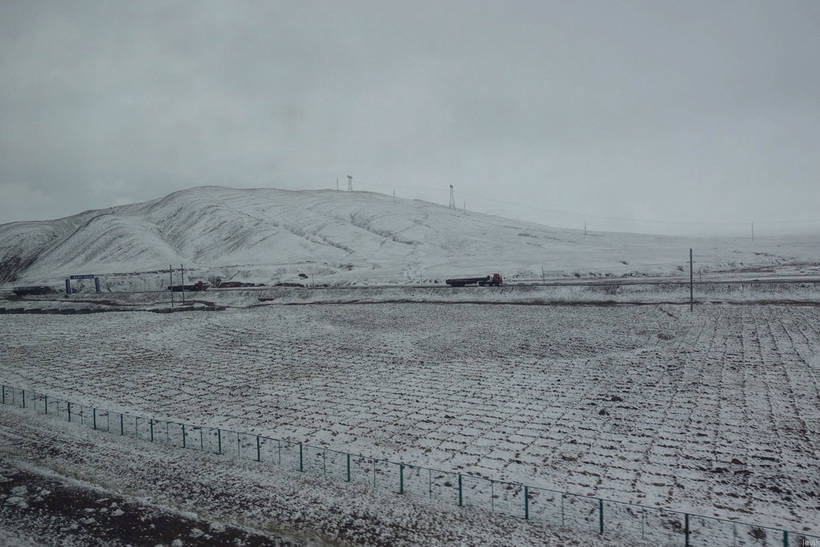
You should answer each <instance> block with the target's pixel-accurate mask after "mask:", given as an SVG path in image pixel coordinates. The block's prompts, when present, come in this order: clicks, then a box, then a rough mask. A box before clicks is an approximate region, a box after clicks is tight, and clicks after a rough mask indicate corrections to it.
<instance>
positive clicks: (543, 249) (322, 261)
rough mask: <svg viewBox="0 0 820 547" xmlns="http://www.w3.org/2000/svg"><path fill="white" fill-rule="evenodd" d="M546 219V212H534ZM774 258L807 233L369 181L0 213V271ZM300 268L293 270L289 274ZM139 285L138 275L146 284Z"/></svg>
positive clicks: (311, 272) (432, 267)
mask: <svg viewBox="0 0 820 547" xmlns="http://www.w3.org/2000/svg"><path fill="white" fill-rule="evenodd" d="M544 221H545V223H549V219H548V218H545V219H544ZM690 247H694V248H695V254H696V261H697V264H696V271H707V272H708V271H716V270H727V269H746V268H759V267H766V268H771V267H773V266H774V267H777V268H780V270H788V271H797V272H801V271H802V272H805V273H816V272H817V269H818V267H817V263H818V261H820V237H806V236H802V237H800V238H797V237H795V238H785V237H784V238H778V239H757V240H755V241H752V240H751V239H739V238H736V239H712V238H710V239H705V238H676V237H664V236H650V235H635V234H614V233H590V234H587V235H585V234H584V233H583V232H581V231H573V230H566V229H555V228H550V227H548V226H545V225H539V224H533V223H528V222H521V221H515V220H510V219H505V218H501V217H496V216H491V215H484V214H481V213H475V212H469V211H462V210H453V209H448V208H446V207H443V206H440V205H436V204H433V203H429V202H424V201H418V200H404V199H394V198H392V197H390V196H386V195H382V194H375V193H370V192H337V191H332V190H319V191H287V190H275V189H246V190H239V189H229V188H220V187H198V188H191V189H188V190H183V191H179V192H175V193H173V194H170V195H168V196H166V197H164V198H161V199H157V200H153V201H149V202H145V203H137V204H132V205H123V206H118V207H112V208H109V209H102V210H96V211H86V212H83V213H80V214H77V215H74V216H71V217H66V218H63V219H58V220H53V221H40V222H14V223H10V224H4V225H0V282H6V283H13V284H30V283H41V282H42V283H55V282H58V281H59V280H61V279H63V278H64V277H66V276H67V275H70V274H75V273H95V274H101V275H105V274H108V275H109V277H111V278H113V277H123V276H113V274H115V273H117V274H125V273H132V272H148V271H151V270H159V269H167V268H168V265H169V264H174V265H179V264H185V267H186V269H187V270H188V271H189V272H190V273H191V275H190V277H186V281H189V280H191V279H193V278H207V277H208V276H216V275H218V276H220V277H222V278H223V279H234V280H243V281H255V282H265V283H271V282H274V283H275V282H289V281H298V280H300V279H303V277H304V276H308V279H309V280H310V282H312V283H327V284H347V283H359V284H375V283H407V282H414V283H417V282H420V281H423V282H432V280H435V279H439V280H440V279H443V278H445V277H449V276H454V275H485V274H487V273H491V272H496V271H497V272H501V273H503V274H504V275H505V277H506V278H507V279H515V278H540V277H542V276H545V277H560V276H577V275H581V276H588V275H590V274H593V275H607V274H608V275H615V276H619V275H634V274H641V275H643V274H649V275H655V274H657V275H665V274H675V273H677V274H680V273H681V272H682V271H683V270H684V268H686V269H687V271H688V264H687V260H688V252H689V251H688V250H689V248H690ZM299 274H302V276H303V277H302V278H300V277H299ZM146 288H147V287H146Z"/></svg>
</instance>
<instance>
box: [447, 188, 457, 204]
mask: <svg viewBox="0 0 820 547" xmlns="http://www.w3.org/2000/svg"><path fill="white" fill-rule="evenodd" d="M448 207H449V208H450V209H455V208H456V195H455V194H454V193H453V185H452V184H451V185H450V205H449V206H448Z"/></svg>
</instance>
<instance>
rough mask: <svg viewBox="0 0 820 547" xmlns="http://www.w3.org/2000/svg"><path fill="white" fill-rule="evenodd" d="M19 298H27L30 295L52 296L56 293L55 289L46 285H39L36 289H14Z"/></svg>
mask: <svg viewBox="0 0 820 547" xmlns="http://www.w3.org/2000/svg"><path fill="white" fill-rule="evenodd" d="M12 291H14V294H16V295H17V296H27V295H30V294H51V293H55V292H57V291H55V290H54V289H52V288H51V287H47V286H45V285H37V286H34V287H14V288H13V289H12Z"/></svg>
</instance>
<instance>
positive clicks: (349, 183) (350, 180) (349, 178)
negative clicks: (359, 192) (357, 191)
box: [347, 175, 353, 192]
mask: <svg viewBox="0 0 820 547" xmlns="http://www.w3.org/2000/svg"><path fill="white" fill-rule="evenodd" d="M347 191H348V192H352V191H353V175H348V176H347Z"/></svg>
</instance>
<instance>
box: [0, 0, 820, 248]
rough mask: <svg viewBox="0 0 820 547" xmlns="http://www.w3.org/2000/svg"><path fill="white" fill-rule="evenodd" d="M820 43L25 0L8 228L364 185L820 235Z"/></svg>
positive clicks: (554, 215) (549, 216) (545, 14)
mask: <svg viewBox="0 0 820 547" xmlns="http://www.w3.org/2000/svg"><path fill="white" fill-rule="evenodd" d="M818 29H820V2H818V1H816V0H806V1H802V2H801V1H774V0H770V1H765V2H755V1H739V2H733V1H728V0H720V1H714V0H709V1H704V2H696V1H688V0H687V1H684V2H680V1H674V2H671V1H670V2H665V1H660V0H648V1H645V2H637V1H632V2H615V1H578V2H565V1H554V2H553V1H545V0H540V1H533V2H510V1H503V2H502V1H498V2H481V1H477V0H471V1H465V2H457V1H454V0H446V1H443V2H442V1H431V2H425V1H420V0H413V1H412V2H411V1H405V2H390V1H388V2H385V1H373V2H357V1H344V2H336V1H326V2H305V1H299V2H295V1H293V2H275V1H273V0H264V1H259V2H241V1H234V0H232V1H228V0H225V1H221V2H205V1H190V2H151V1H142V0H141V1H139V2H125V1H118V2H112V1H108V0H106V1H100V2H85V1H75V0H72V1H70V2H66V1H63V0H60V1H55V2H40V1H23V0H20V1H15V0H6V1H3V2H0V223H3V222H10V221H14V220H34V219H47V218H56V217H61V216H67V215H70V214H74V213H77V212H80V211H82V210H85V209H92V208H101V207H106V206H110V205H116V204H122V203H129V202H134V201H144V200H148V199H153V198H156V197H160V196H163V195H165V194H167V193H169V192H171V191H174V190H178V189H182V188H188V187H191V186H197V185H203V184H217V185H225V186H234V187H258V186H271V187H280V188H289V189H301V188H306V189H314V188H335V186H336V178H337V177H339V178H340V181H341V182H340V184H341V186H342V187H343V188H344V187H346V180H345V175H346V174H348V173H350V174H352V175H353V177H354V188H355V189H357V190H371V191H377V192H382V193H385V194H392V193H393V191H394V190H395V191H396V193H397V195H398V196H400V197H409V198H422V199H427V200H430V201H435V202H438V203H442V204H444V205H446V204H447V202H448V199H449V188H448V186H449V184H453V185H454V186H455V193H456V202H457V204H458V206H459V207H462V206H464V205H465V203H466V206H467V208H468V209H470V210H476V211H484V212H492V213H501V214H505V215H507V216H512V217H517V218H522V219H528V220H535V221H540V222H543V223H545V224H556V225H574V226H576V227H583V222H584V221H585V220H586V221H587V222H588V223H589V224H590V228H608V229H625V230H631V229H637V230H640V231H658V232H669V231H676V230H677V231H691V230H694V229H701V228H703V227H706V228H708V229H709V230H729V229H735V228H738V227H740V228H738V229H742V230H745V229H746V228H745V226H746V225H747V223H750V222H751V221H755V222H756V226H758V229H759V230H761V231H762V230H765V229H766V226H767V223H769V224H768V226H771V227H772V229H774V228H775V227H779V228H783V227H784V226H786V227H794V228H806V227H810V228H812V229H814V230H815V231H817V232H820V61H819V60H818V55H820V31H818ZM621 219H641V220H649V221H658V222H640V223H634V222H633V223H631V222H626V221H625V220H621ZM661 221H662V222H661ZM784 221H791V222H784ZM806 221H811V222H806Z"/></svg>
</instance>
